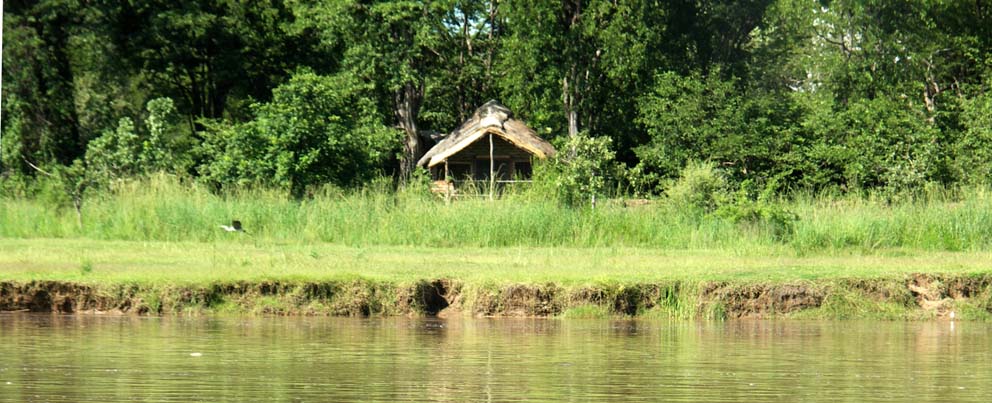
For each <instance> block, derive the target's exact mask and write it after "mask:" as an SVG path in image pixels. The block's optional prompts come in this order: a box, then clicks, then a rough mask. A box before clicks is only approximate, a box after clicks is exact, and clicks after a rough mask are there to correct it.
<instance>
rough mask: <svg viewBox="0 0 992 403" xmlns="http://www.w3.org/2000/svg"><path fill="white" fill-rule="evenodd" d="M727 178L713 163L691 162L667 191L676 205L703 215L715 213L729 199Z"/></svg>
mask: <svg viewBox="0 0 992 403" xmlns="http://www.w3.org/2000/svg"><path fill="white" fill-rule="evenodd" d="M728 186H729V184H728V183H727V178H726V176H725V175H724V174H723V172H722V171H720V170H719V169H717V167H716V164H714V163H712V162H690V163H689V164H688V165H686V166H685V168H682V172H681V174H680V175H679V178H678V180H676V181H673V182H671V184H670V185H669V186H668V187H667V188H666V189H665V194H666V195H668V200H670V201H671V202H672V203H673V204H674V205H676V206H678V207H680V208H687V209H691V210H695V211H699V212H703V213H710V212H713V211H715V210H716V209H717V207H719V205H720V204H721V203H723V202H724V201H725V200H726V199H727V197H728V196H727V193H728Z"/></svg>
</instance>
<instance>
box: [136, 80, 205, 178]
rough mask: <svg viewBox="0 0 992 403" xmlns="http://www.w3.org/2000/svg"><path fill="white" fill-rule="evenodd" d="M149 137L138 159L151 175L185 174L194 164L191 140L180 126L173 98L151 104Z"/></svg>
mask: <svg viewBox="0 0 992 403" xmlns="http://www.w3.org/2000/svg"><path fill="white" fill-rule="evenodd" d="M147 109H148V118H147V120H146V121H145V124H146V125H147V127H148V137H147V139H146V140H144V141H143V142H142V145H141V155H140V156H139V157H138V159H139V161H140V163H141V165H142V169H144V170H146V171H148V172H170V173H184V172H186V171H187V170H188V169H189V168H190V167H191V165H192V163H193V162H192V155H191V153H190V149H191V141H190V139H189V138H187V137H186V136H185V135H184V133H183V131H182V129H181V128H180V126H179V122H178V116H177V114H176V107H175V105H174V104H173V102H172V99H170V98H155V99H153V100H151V101H148V106H147Z"/></svg>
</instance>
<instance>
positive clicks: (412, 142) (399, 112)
mask: <svg viewBox="0 0 992 403" xmlns="http://www.w3.org/2000/svg"><path fill="white" fill-rule="evenodd" d="M423 95H424V87H423V85H422V84H420V85H417V84H414V83H412V82H408V83H406V84H404V85H403V87H402V88H400V89H399V90H398V91H396V120H397V121H398V122H399V126H400V129H402V130H403V133H404V135H405V136H404V141H403V158H402V159H401V160H400V182H401V183H404V184H405V183H407V181H408V180H409V179H410V175H411V174H412V173H413V171H414V169H416V168H417V159H419V158H420V156H421V155H423V153H424V151H423V150H422V147H421V146H422V144H421V142H420V135H419V134H417V115H418V114H419V113H420V103H421V101H422V100H423Z"/></svg>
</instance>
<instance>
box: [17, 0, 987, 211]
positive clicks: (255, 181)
mask: <svg viewBox="0 0 992 403" xmlns="http://www.w3.org/2000/svg"><path fill="white" fill-rule="evenodd" d="M3 24H4V27H3V32H4V36H5V39H6V40H5V42H4V47H3V53H4V54H3V56H4V58H6V59H7V60H16V61H17V63H13V64H9V65H7V66H5V68H4V69H3V79H2V81H3V83H4V88H3V93H2V98H3V99H2V102H0V105H2V111H0V113H2V116H0V120H2V121H3V125H2V126H3V127H2V133H0V134H2V136H0V175H3V176H4V177H5V178H14V177H16V178H20V179H16V181H21V180H24V181H44V180H45V179H41V178H42V177H44V176H45V175H43V174H40V173H39V172H38V170H36V169H34V168H32V165H34V166H36V167H46V169H49V170H54V166H55V165H62V166H69V165H71V164H72V163H73V161H75V160H77V159H80V158H82V159H84V160H85V161H90V163H87V164H86V165H87V169H88V170H92V171H93V174H92V175H94V179H95V180H97V182H98V183H101V184H103V185H107V184H108V183H111V182H113V181H119V180H120V179H126V178H128V177H132V176H141V175H146V174H148V173H152V172H159V171H162V172H167V173H170V174H176V175H179V176H182V177H184V178H189V177H193V178H192V179H193V180H202V181H204V182H206V183H209V184H211V185H213V186H214V188H215V189H219V188H223V187H231V186H230V185H238V186H279V187H282V188H285V189H288V190H289V191H291V192H292V193H294V194H303V193H307V190H306V189H307V188H311V187H319V186H322V185H323V184H326V183H333V184H334V185H335V186H339V187H353V186H357V185H359V184H361V183H362V182H363V181H364V180H365V179H367V178H370V177H375V176H377V175H379V174H380V173H383V172H390V173H398V174H399V176H401V177H403V179H404V180H405V179H406V178H408V177H409V176H410V175H411V174H412V168H413V162H414V161H415V160H416V159H417V157H419V156H420V155H421V154H422V153H423V152H425V151H426V147H425V145H426V143H424V139H426V138H427V137H426V135H427V133H430V132H449V131H451V130H452V129H454V128H455V127H456V126H457V125H458V124H460V123H461V122H463V121H464V120H465V119H466V118H468V117H469V115H470V114H471V113H472V111H473V110H474V109H475V108H476V107H477V106H478V105H480V104H481V103H483V102H485V101H486V100H488V99H497V100H501V101H502V102H504V103H505V104H506V105H508V106H510V107H511V109H512V110H513V111H514V114H515V116H516V117H518V118H521V119H522V120H524V121H525V122H526V123H528V124H529V125H530V126H531V127H533V128H534V129H536V131H537V132H538V133H539V134H540V135H543V136H552V137H553V136H554V135H555V134H559V133H561V134H565V133H567V134H568V135H569V136H572V135H575V134H577V133H578V132H586V133H595V135H596V136H597V137H605V138H610V139H611V148H612V152H613V153H615V156H614V159H615V160H617V161H619V162H621V163H623V165H625V166H626V167H633V168H630V169H627V170H619V169H617V170H615V172H613V173H611V175H612V176H611V177H610V178H609V180H607V182H610V181H615V183H607V184H604V186H611V185H614V184H615V185H616V187H615V189H616V190H617V191H620V192H629V193H631V194H633V195H636V196H637V197H642V196H647V195H650V194H651V193H658V192H659V191H660V190H661V189H663V187H664V186H662V184H663V183H664V181H666V180H669V179H674V178H676V177H677V176H678V174H679V173H680V172H681V171H682V169H683V168H684V167H685V166H687V164H689V163H690V161H713V162H714V163H716V164H717V165H718V166H719V167H720V168H721V170H722V172H723V174H724V175H725V176H726V179H727V181H728V182H730V183H731V186H736V185H737V184H740V183H743V182H746V181H753V182H754V183H767V182H768V181H770V180H772V179H773V178H780V181H781V182H782V183H783V186H781V189H783V190H788V189H797V188H803V189H810V190H812V191H821V190H829V189H837V190H839V191H841V192H861V191H867V192H874V191H879V190H882V191H884V193H886V194H887V196H886V197H887V198H888V199H892V200H894V199H899V198H905V197H908V196H906V195H910V194H913V193H916V192H919V191H920V190H921V189H926V188H927V187H932V186H938V187H939V186H954V185H957V184H982V183H987V182H988V181H989V179H988V178H989V177H990V175H992V167H990V164H989V163H988V161H990V160H992V155H989V152H988V150H989V149H990V144H992V143H990V142H992V140H990V138H992V135H990V134H989V133H988V127H990V122H989V121H988V120H989V119H988V116H989V115H992V113H990V106H989V95H988V94H989V93H990V92H992V91H990V90H989V77H992V68H990V66H992V28H989V27H992V13H989V12H987V10H985V9H984V8H982V7H977V8H976V7H975V6H974V5H973V4H971V3H969V2H962V1H928V0H909V1H901V2H886V1H876V0H872V1H857V0H835V1H829V2H822V1H821V2H815V1H814V2H810V1H805V0H760V1H745V2H727V1H722V0H720V1H718V0H698V1H682V2H656V1H648V0H630V1H623V2H610V1H603V0H593V1H577V0H566V1H552V0H499V1H497V0H478V1H468V2H465V1H454V0H438V1H408V0H376V1H357V0H341V1H331V2H307V1H296V0H293V1H289V0H271V1H256V2H232V1H223V0H197V1H188V2H175V1H164V0H149V1H142V2H79V1H63V0H42V1H34V2H10V3H9V4H6V5H5V8H4V19H3ZM552 50H553V51H552ZM300 71H312V72H313V73H312V74H313V75H314V76H316V77H324V78H323V79H321V80H331V81H333V80H337V81H334V82H329V83H326V86H328V87H333V90H327V91H323V90H316V89H315V90H313V91H310V92H309V94H310V95H301V96H300V97H298V98H293V96H290V95H287V92H289V93H299V94H304V93H308V91H309V90H306V89H304V88H303V87H307V86H311V87H314V88H316V87H315V86H316V85H317V84H313V83H310V84H307V83H305V82H304V81H307V80H304V79H303V78H302V77H303V76H302V75H300V74H297V75H300V78H296V79H292V80H291V79H290V77H292V76H293V75H294V72H300ZM330 77H333V79H332V78H330ZM310 81H311V82H315V81H319V80H316V79H314V80H310ZM311 84H312V85H311ZM320 85H325V84H320ZM322 91H323V92H322ZM617 94H623V96H617ZM160 96H162V97H167V98H158V99H156V98H157V97H160ZM277 97H278V98H280V99H278V100H277V99H275V98H277ZM307 97H310V98H307ZM322 97H328V98H330V99H331V100H329V101H321V100H319V98H322ZM170 100H171V101H170ZM304 103H309V104H313V107H312V108H310V109H311V110H309V111H308V110H305V109H306V108H301V107H289V106H287V105H291V104H295V105H303V104H304ZM253 105H256V106H254V107H253ZM320 114H327V116H335V117H337V118H340V121H327V122H324V121H321V120H320V119H315V118H314V117H315V116H316V115H320ZM293 116H295V120H294V118H293ZM124 117H127V118H129V119H131V120H132V123H131V125H130V126H131V127H130V128H128V125H127V124H125V123H121V118H124ZM301 122H302V123H301ZM385 127H398V128H400V129H401V130H402V133H403V134H404V136H405V137H404V138H403V141H401V142H397V141H396V140H395V139H392V140H389V143H390V144H391V145H389V146H388V147H387V146H383V145H382V142H380V141H379V140H375V139H379V138H381V137H383V136H385V135H384V134H383V133H385V129H383V128H385ZM358 128H366V129H368V132H366V133H359V131H360V130H359V129H358ZM277 132H279V133H277ZM330 132H333V133H335V134H334V136H329V135H328V133H330ZM380 132H381V133H380ZM108 133H112V134H108ZM128 133H130V135H133V136H137V138H138V147H137V148H138V150H137V155H136V157H134V155H135V154H134V151H135V150H134V146H133V145H132V144H130V143H129V141H130V140H129V137H128ZM342 133H352V134H355V136H350V135H344V137H341V136H342ZM324 137H331V138H333V139H336V140H334V141H330V142H325V141H323V140H322V139H323V138H324ZM359 137H361V138H366V139H369V141H368V142H367V143H361V142H360V141H358V142H356V141H353V139H354V138H359ZM387 137H388V136H387ZM339 140H340V141H339ZM204 141H205V142H206V144H201V143H203V142H204ZM328 143H332V144H328ZM90 149H93V151H92V152H87V150H90ZM344 150H363V151H360V152H358V153H357V154H356V153H351V152H344ZM338 151H342V153H339V154H335V153H337V152H338ZM397 151H398V152H399V153H400V155H399V158H393V156H394V155H393V154H394V153H395V152H397ZM104 152H107V153H108V155H106V156H104V155H98V154H103V153H104ZM87 154H89V156H88V157H87ZM380 154H385V157H382V155H380ZM330 155H334V156H335V157H333V158H332V157H330ZM124 156H130V157H134V158H133V159H131V160H127V159H126V158H124ZM263 156H264V158H263ZM225 157H229V158H230V160H224V158H225ZM338 157H341V158H338ZM218 159H221V160H218ZM357 161H366V162H367V163H359V162H357ZM344 166H348V167H350V168H349V169H351V170H354V171H359V170H361V172H354V173H348V172H346V170H344V168H343V167H344ZM5 180H7V179H5ZM8 183H10V182H8ZM596 186H598V185H596V184H592V187H596ZM27 187H30V186H26V187H23V188H27ZM566 198H568V199H572V198H573V197H572V196H568V197H566Z"/></svg>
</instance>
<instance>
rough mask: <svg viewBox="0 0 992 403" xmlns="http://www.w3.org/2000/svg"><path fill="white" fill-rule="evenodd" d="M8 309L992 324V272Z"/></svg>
mask: <svg viewBox="0 0 992 403" xmlns="http://www.w3.org/2000/svg"><path fill="white" fill-rule="evenodd" d="M0 311H31V312H52V313H63V314H66V313H114V314H133V315H168V314H183V313H193V314H211V313H241V314H271V315H334V316H391V315H426V316H433V315H437V316H442V317H444V316H447V317H451V316H462V315H465V316H497V317H499V316H518V317H519V316H523V317H555V316H567V317H576V316H579V317H582V316H640V317H654V318H670V319H716V320H721V319H742V318H804V319H821V318H822V319H887V320H928V319H941V318H946V317H948V316H949V315H950V314H951V312H954V313H955V317H956V318H957V319H962V320H992V274H982V275H950V274H925V273H918V274H911V275H907V276H905V277H899V278H877V279H837V280H815V281H792V282H773V283H762V282H711V281H700V282H691V281H671V282H663V283H650V284H643V283H629V284H626V283H598V284H597V283H590V284H583V285H576V286H562V285H558V284H555V283H541V284H498V283H494V284H465V283H463V282H461V281H458V280H456V279H429V280H428V279H425V280H421V281H417V282H414V283H412V284H395V283H389V282H381V281H372V280H363V279H358V280H348V281H292V280H286V281H278V280H266V281H251V282H247V281H245V282H224V283H211V284H204V285H148V284H137V283H110V284H105V283H98V284H88V283H77V282H67V281H26V282H17V281H0Z"/></svg>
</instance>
